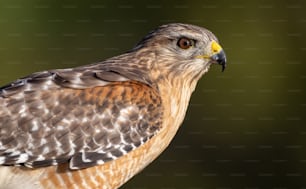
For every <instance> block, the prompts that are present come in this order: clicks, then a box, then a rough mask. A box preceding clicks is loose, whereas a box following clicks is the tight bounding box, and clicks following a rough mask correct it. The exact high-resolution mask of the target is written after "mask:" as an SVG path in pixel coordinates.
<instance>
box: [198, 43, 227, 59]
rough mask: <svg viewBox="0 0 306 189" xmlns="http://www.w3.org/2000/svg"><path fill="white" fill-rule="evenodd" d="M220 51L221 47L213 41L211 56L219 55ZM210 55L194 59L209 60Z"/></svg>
mask: <svg viewBox="0 0 306 189" xmlns="http://www.w3.org/2000/svg"><path fill="white" fill-rule="evenodd" d="M221 50H222V47H221V46H220V45H219V44H218V43H217V42H216V41H213V42H212V43H211V51H212V55H213V54H216V53H219V52H220V51H221ZM212 55H199V56H197V57H196V58H204V59H209V58H210V57H211V56H212Z"/></svg>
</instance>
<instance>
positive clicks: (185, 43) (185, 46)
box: [177, 37, 194, 49]
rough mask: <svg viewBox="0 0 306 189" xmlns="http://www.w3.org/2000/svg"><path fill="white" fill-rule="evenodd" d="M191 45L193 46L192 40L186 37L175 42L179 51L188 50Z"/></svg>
mask: <svg viewBox="0 0 306 189" xmlns="http://www.w3.org/2000/svg"><path fill="white" fill-rule="evenodd" d="M193 45H194V40H192V39H188V38H186V37H182V38H180V39H179V40H178V42H177V46H179V47H180V48H181V49H188V48H190V47H191V46H193Z"/></svg>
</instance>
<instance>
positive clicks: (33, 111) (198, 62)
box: [0, 23, 226, 189]
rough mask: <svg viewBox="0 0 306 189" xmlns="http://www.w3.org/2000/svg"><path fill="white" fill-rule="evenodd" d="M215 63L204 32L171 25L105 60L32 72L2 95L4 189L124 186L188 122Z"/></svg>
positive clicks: (218, 57) (214, 49) (221, 59)
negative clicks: (190, 105)
mask: <svg viewBox="0 0 306 189" xmlns="http://www.w3.org/2000/svg"><path fill="white" fill-rule="evenodd" d="M211 64H220V65H221V66H222V70H224V68H225V66H226V56H225V53H224V51H223V50H222V48H221V46H220V45H219V43H218V39H217V38H216V37H215V35H214V34H213V33H212V32H210V31H208V30H207V29H204V28H201V27H198V26H194V25H189V24H181V23H172V24H166V25H162V26H160V27H158V28H157V29H155V30H153V31H152V32H150V33H149V34H148V35H146V36H145V37H144V38H143V39H142V40H141V41H140V42H139V43H138V44H137V45H136V46H135V47H134V48H133V49H132V50H130V51H128V52H126V53H124V54H122V55H119V56H116V57H112V58H109V59H107V60H105V61H102V62H98V63H94V64H90V65H85V66H80V67H75V68H68V69H55V70H49V71H42V72H38V73H33V74H31V75H29V76H27V77H24V78H21V79H18V80H16V81H14V82H12V83H10V84H8V85H6V86H3V87H1V88H0V165H1V166H0V188H9V189H13V188H14V189H16V188H24V189H30V188H31V189H47V188H75V189H81V188H84V189H85V188H103V189H109V188H110V189H113V188H118V187H120V186H121V185H122V184H124V183H125V182H127V181H128V180H129V179H130V178H131V177H133V176H134V175H135V174H137V173H138V172H139V171H141V170H142V169H143V168H144V167H146V166H147V165H148V164H149V163H151V162H152V161H153V160H154V159H155V158H156V157H157V156H158V155H159V154H160V153H161V152H162V151H163V150H164V149H165V148H166V147H167V146H168V145H169V143H170V141H171V139H172V138H173V137H174V135H175V134H176V132H177V130H178V128H179V126H180V125H181V123H182V121H183V119H184V116H185V113H186V109H187V106H188V103H189V99H190V95H191V94H192V92H193V91H194V89H195V87H196V83H197V81H198V80H199V79H200V77H201V76H202V75H203V74H204V73H206V72H207V71H208V69H209V67H210V65H211Z"/></svg>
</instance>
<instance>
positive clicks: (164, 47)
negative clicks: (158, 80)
mask: <svg viewBox="0 0 306 189" xmlns="http://www.w3.org/2000/svg"><path fill="white" fill-rule="evenodd" d="M141 48H147V49H148V50H149V51H152V52H153V51H154V52H155V54H156V57H155V58H156V62H159V64H162V65H163V66H166V67H169V68H171V69H172V70H181V71H182V70H185V71H188V70H190V71H191V72H193V73H194V74H197V73H199V72H203V73H204V72H205V71H207V70H208V68H209V66H210V65H211V64H215V63H217V64H220V65H221V66H222V71H224V69H225V67H226V56H225V53H224V51H223V49H222V47H221V46H220V45H219V43H218V39H217V37H216V36H215V35H214V34H213V33H212V32H210V31H209V30H207V29H205V28H201V27H199V26H194V25H190V24H181V23H172V24H167V25H162V26H160V27H158V28H157V29H155V30H153V31H151V32H150V33H149V34H148V35H147V36H145V37H144V38H143V39H142V40H141V41H140V42H139V43H138V44H137V45H136V47H135V48H134V49H133V50H140V49H141ZM200 75H201V74H200Z"/></svg>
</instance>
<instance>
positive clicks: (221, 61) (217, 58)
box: [211, 50, 226, 72]
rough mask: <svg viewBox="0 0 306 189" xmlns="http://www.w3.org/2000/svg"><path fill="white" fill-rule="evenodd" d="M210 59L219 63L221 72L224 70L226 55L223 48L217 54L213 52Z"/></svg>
mask: <svg viewBox="0 0 306 189" xmlns="http://www.w3.org/2000/svg"><path fill="white" fill-rule="evenodd" d="M211 59H212V60H213V61H214V62H216V63H218V64H219V65H221V66H222V70H221V71H222V72H223V71H224V70H225V68H226V55H225V52H224V51H223V50H221V51H220V52H219V53H217V54H214V55H213V56H212V57H211Z"/></svg>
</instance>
